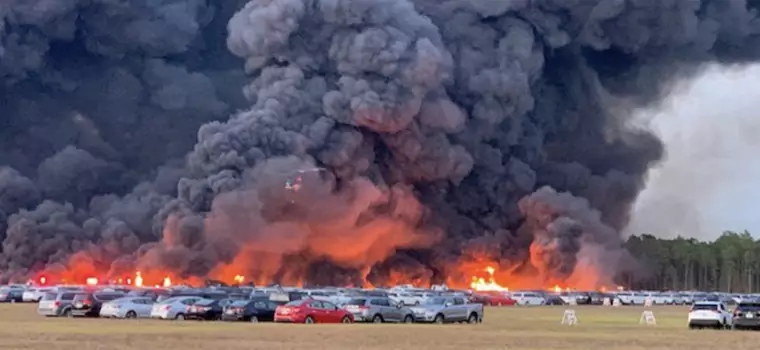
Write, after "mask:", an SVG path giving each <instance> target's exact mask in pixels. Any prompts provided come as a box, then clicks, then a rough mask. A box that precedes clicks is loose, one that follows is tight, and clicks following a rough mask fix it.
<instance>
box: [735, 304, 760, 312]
mask: <svg viewBox="0 0 760 350" xmlns="http://www.w3.org/2000/svg"><path fill="white" fill-rule="evenodd" d="M736 308H737V309H739V310H745V311H757V310H760V303H739V305H738V306H737V307H736Z"/></svg>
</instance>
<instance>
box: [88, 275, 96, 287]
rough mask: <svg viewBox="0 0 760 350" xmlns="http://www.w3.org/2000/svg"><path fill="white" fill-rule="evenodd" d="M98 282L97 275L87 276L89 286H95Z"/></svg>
mask: <svg viewBox="0 0 760 350" xmlns="http://www.w3.org/2000/svg"><path fill="white" fill-rule="evenodd" d="M97 284H98V279H97V278H95V277H87V285H88V286H95V285H97Z"/></svg>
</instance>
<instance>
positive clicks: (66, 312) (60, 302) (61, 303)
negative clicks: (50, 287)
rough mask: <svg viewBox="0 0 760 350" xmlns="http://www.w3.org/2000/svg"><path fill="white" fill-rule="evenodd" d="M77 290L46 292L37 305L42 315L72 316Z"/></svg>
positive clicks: (38, 311)
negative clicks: (72, 305)
mask: <svg viewBox="0 0 760 350" xmlns="http://www.w3.org/2000/svg"><path fill="white" fill-rule="evenodd" d="M77 294H78V293H77V292H61V293H45V295H43V296H42V299H41V300H40V303H39V305H37V313H38V314H40V315H42V316H71V302H72V301H73V300H74V297H75V296H76V295H77Z"/></svg>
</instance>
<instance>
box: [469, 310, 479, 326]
mask: <svg viewBox="0 0 760 350" xmlns="http://www.w3.org/2000/svg"><path fill="white" fill-rule="evenodd" d="M467 323H469V324H476V323H478V315H477V314H476V313H474V312H473V313H471V314H470V317H468V318H467Z"/></svg>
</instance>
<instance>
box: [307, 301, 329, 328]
mask: <svg viewBox="0 0 760 350" xmlns="http://www.w3.org/2000/svg"><path fill="white" fill-rule="evenodd" d="M305 305H306V306H307V307H306V311H307V312H308V313H309V314H311V315H312V317H314V322H317V323H324V322H327V320H326V319H325V318H326V317H328V315H327V314H325V310H324V308H323V306H322V301H321V300H311V301H308V302H306V303H305Z"/></svg>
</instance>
